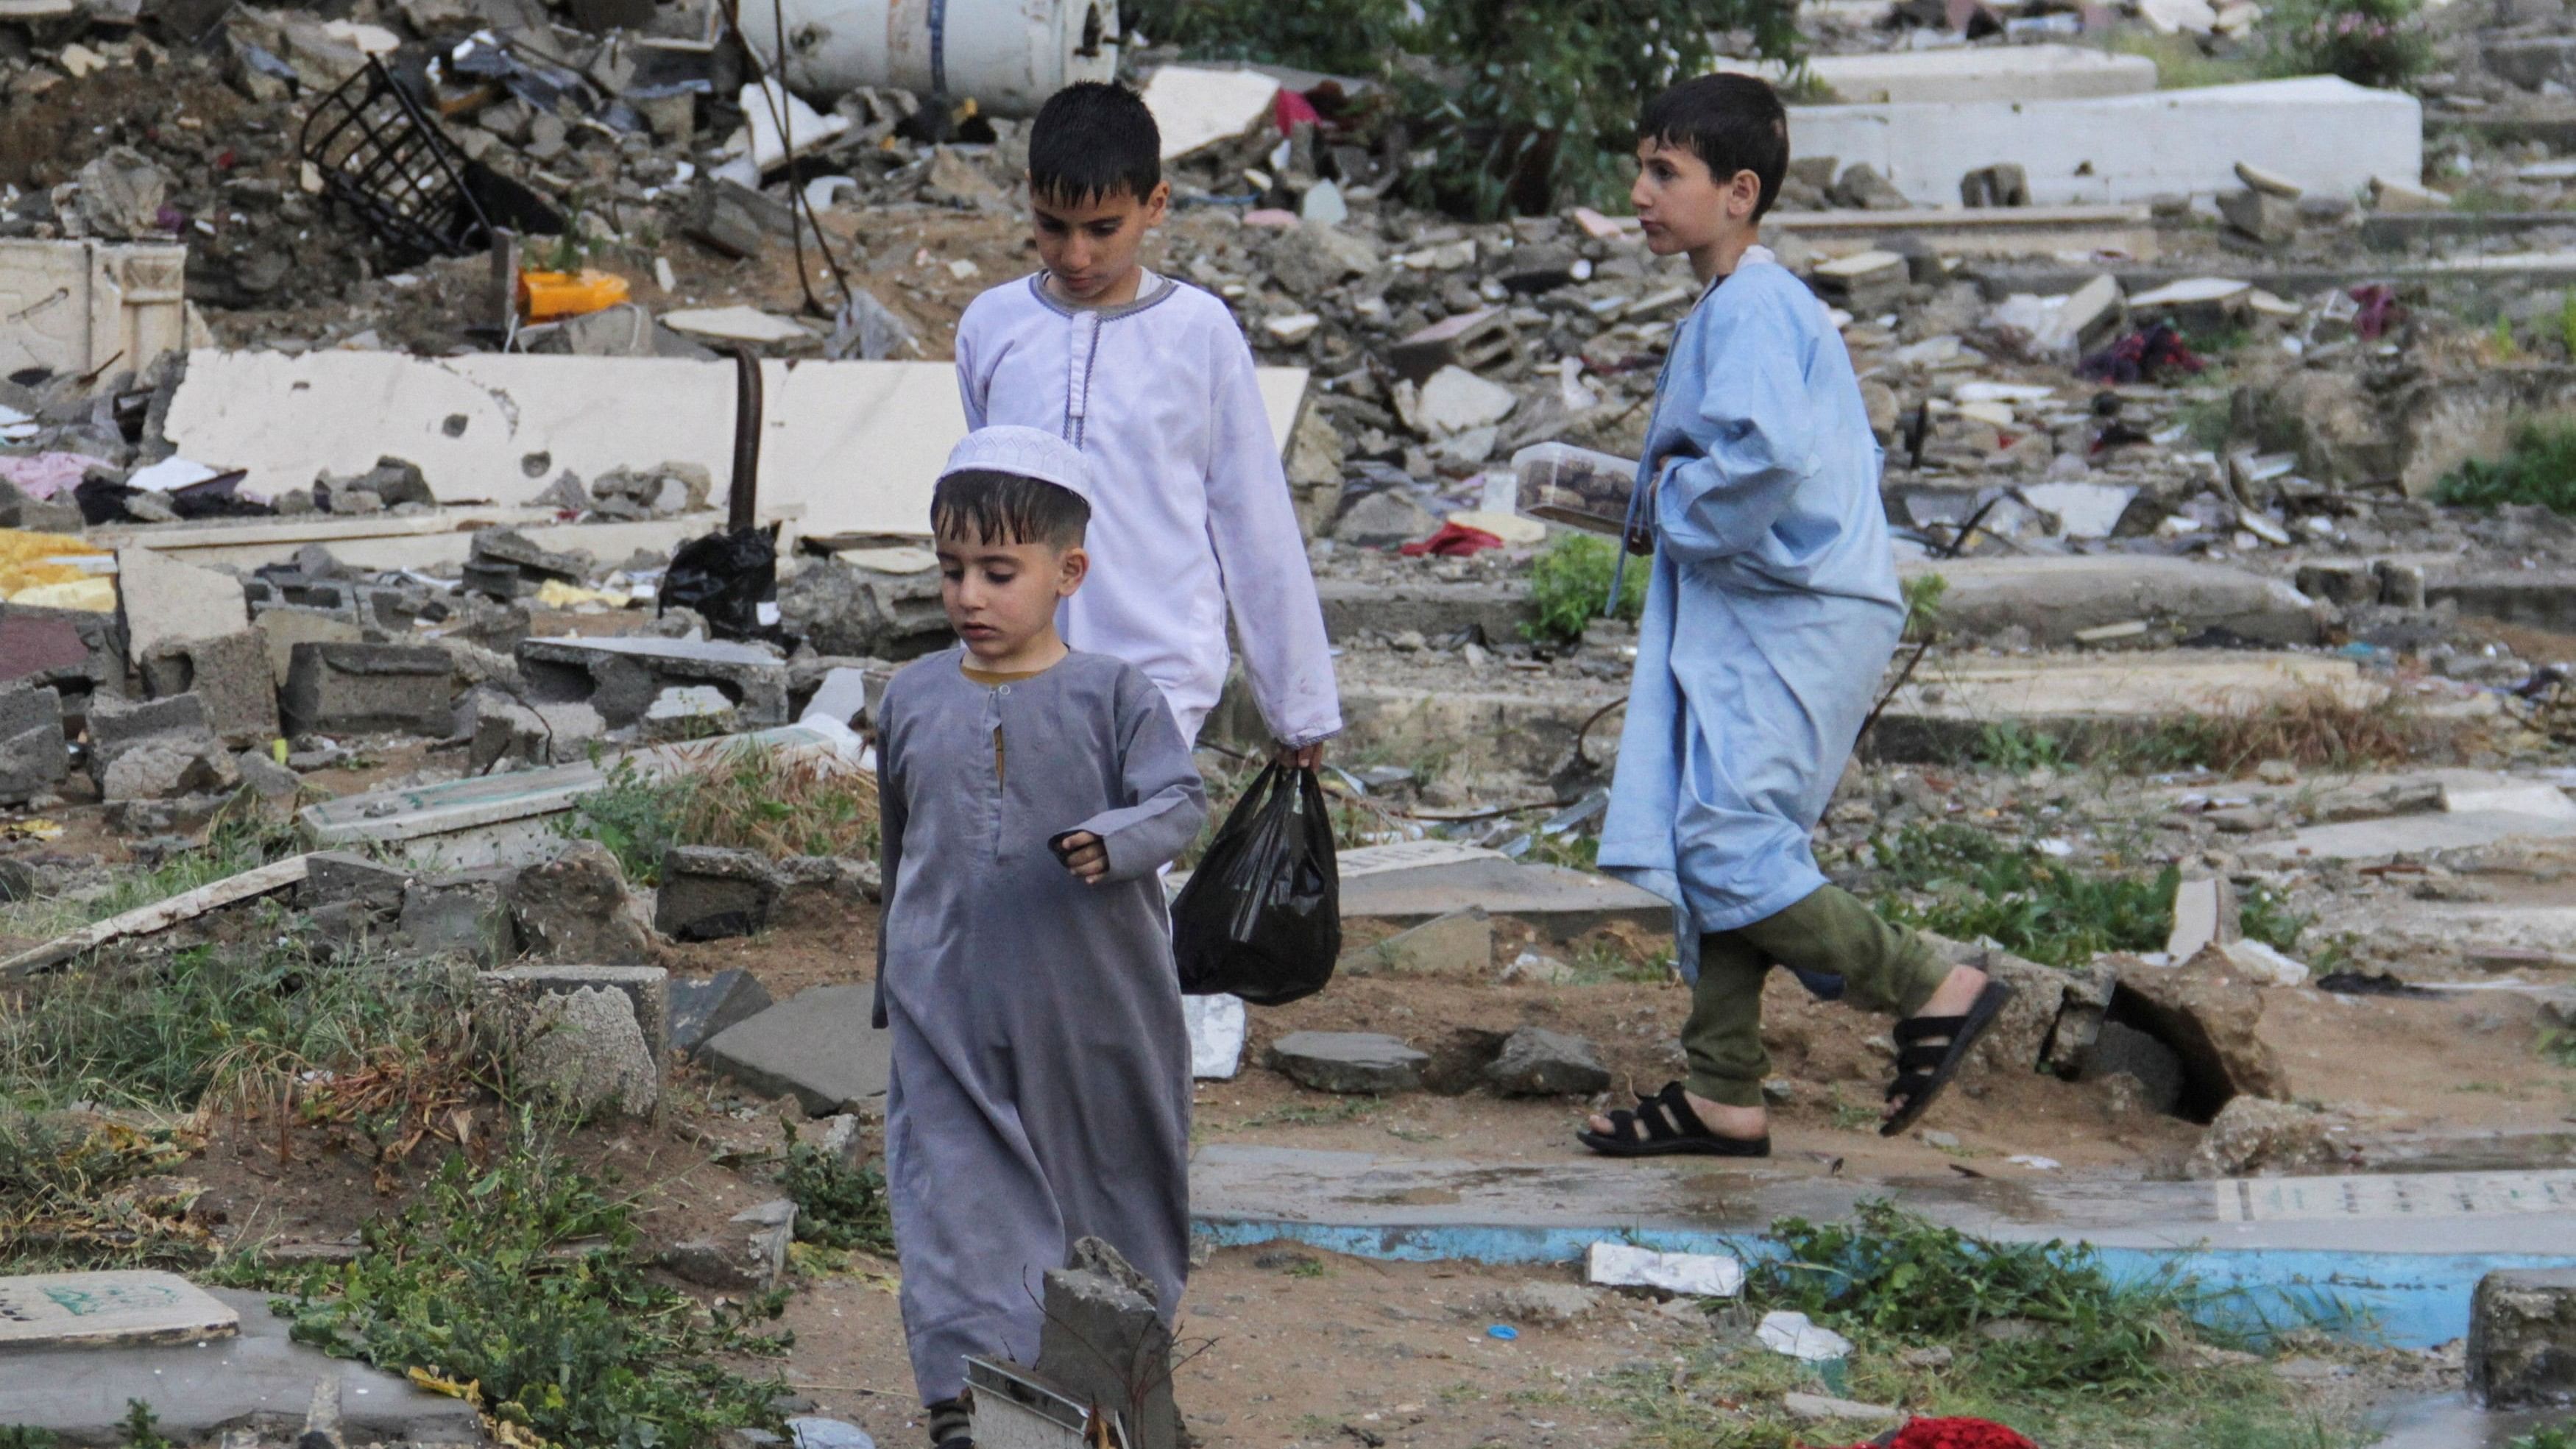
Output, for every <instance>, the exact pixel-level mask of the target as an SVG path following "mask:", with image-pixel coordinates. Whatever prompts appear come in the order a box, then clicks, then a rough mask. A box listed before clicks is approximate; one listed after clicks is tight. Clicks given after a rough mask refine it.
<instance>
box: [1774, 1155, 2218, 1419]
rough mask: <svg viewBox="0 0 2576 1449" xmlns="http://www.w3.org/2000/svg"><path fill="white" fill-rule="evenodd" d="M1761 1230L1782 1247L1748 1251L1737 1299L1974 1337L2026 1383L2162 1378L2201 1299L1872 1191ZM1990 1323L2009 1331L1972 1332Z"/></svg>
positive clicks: (2128, 1386)
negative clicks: (1973, 1228)
mask: <svg viewBox="0 0 2576 1449" xmlns="http://www.w3.org/2000/svg"><path fill="white" fill-rule="evenodd" d="M1771 1234H1772V1236H1773V1237H1774V1238H1775V1239H1777V1240H1778V1241H1779V1242H1780V1244H1781V1247H1782V1250H1783V1251H1782V1253H1781V1255H1780V1256H1778V1257H1776V1258H1757V1259H1755V1260H1754V1262H1753V1265H1752V1268H1751V1271H1750V1272H1749V1273H1748V1275H1747V1279H1746V1285H1745V1291H1746V1296H1747V1300H1748V1302H1750V1303H1752V1304H1754V1305H1756V1306H1758V1307H1760V1308H1764V1309H1775V1308H1790V1309H1797V1310H1799V1311H1801V1312H1804V1313H1806V1314H1808V1315H1810V1316H1811V1317H1815V1318H1817V1319H1819V1320H1820V1321H1828V1322H1830V1323H1832V1324H1833V1325H1834V1326H1835V1327H1836V1328H1838V1329H1840V1330H1842V1331H1843V1332H1845V1333H1847V1334H1852V1335H1854V1336H1866V1337H1869V1338H1873V1339H1879V1340H1884V1341H1889V1342H1898V1343H1924V1344H1928V1343H1954V1342H1957V1341H1960V1340H1963V1339H1968V1338H1970V1337H1972V1336H1973V1337H1975V1338H1977V1339H1978V1340H1979V1346H1978V1347H1977V1349H1976V1350H1975V1352H1976V1354H1977V1357H1978V1360H1979V1364H1980V1367H1981V1368H1982V1369H1984V1370H1985V1371H1986V1372H1988V1373H1990V1374H1992V1375H1993V1376H1994V1378H1995V1379H1996V1381H1997V1382H1998V1383H2001V1384H2003V1385H2005V1386H2008V1387H2011V1388H2014V1389H2019V1390H2024V1391H2047V1390H2053V1389H2055V1390H2063V1389H2078V1388H2080V1389H2084V1390H2086V1391H2088V1392H2093V1393H2100V1394H2112V1395H2118V1394H2129V1393H2137V1392H2141V1391H2144V1390H2148V1389H2153V1388H2157V1387H2160V1386H2162V1385H2165V1384H2167V1383H2169V1382H2171V1371H2170V1370H2169V1369H2168V1368H2167V1367H2166V1366H2165V1363H2164V1356H2165V1355H2166V1354H2167V1352H2168V1351H2169V1350H2171V1349H2173V1348H2175V1347H2177V1346H2179V1345H2180V1344H2182V1343H2184V1342H2186V1341H2187V1340H2188V1339H2189V1338H2190V1337H2191V1314H2192V1312H2193V1311H2194V1310H2195V1309H2196V1308H2198V1307H2199V1306H2200V1305H2201V1304H2202V1302H2203V1300H2204V1295H2203V1294H2202V1293H2201V1290H2200V1289H2199V1286H2198V1285H2197V1284H2196V1283H2195V1282H2193V1280H2191V1279H2189V1278H2187V1277H2184V1276H2182V1275H2181V1274H2180V1273H2179V1272H2168V1273H2165V1274H2162V1275H2159V1276H2157V1277H2153V1278H2149V1279H2146V1280H2143V1281H2139V1282H2123V1281H2120V1280H2116V1279H2114V1278H2113V1277H2112V1276H2111V1275H2110V1273H2109V1272H2108V1271H2106V1270H2105V1269H2104V1268H2103V1267H2102V1265H2101V1262H2100V1260H2099V1259H2098V1258H2097V1257H2096V1256H2095V1255H2094V1253H2093V1250H2092V1249H2090V1248H2086V1247H2083V1246H2081V1245H2076V1246H2069V1245H2067V1244H2063V1243H2058V1242H2048V1243H2003V1242H1991V1241H1988V1240H1985V1239H1982V1238H1971V1237H1968V1236H1967V1235H1965V1234H1963V1233H1961V1232H1959V1231H1958V1230H1957V1229H1955V1228H1946V1227H1941V1226H1938V1225H1936V1224H1934V1223H1931V1222H1929V1221H1927V1220H1925V1219H1923V1218H1919V1217H1916V1216H1914V1215H1912V1214H1910V1213H1907V1212H1905V1211H1904V1210H1902V1209H1900V1208H1898V1207H1897V1206H1896V1205H1895V1204H1894V1203H1891V1202H1888V1201H1886V1200H1884V1199H1872V1200H1869V1201H1865V1202H1863V1203H1861V1204H1860V1205H1859V1207H1858V1208H1856V1209H1855V1211H1854V1218H1853V1221H1852V1222H1850V1223H1848V1224H1842V1223H1828V1224H1817V1223H1811V1222H1808V1221H1806V1220H1804V1219H1800V1218H1787V1219H1782V1220H1781V1221H1778V1222H1775V1223H1773V1224H1772V1225H1771ZM1990 1324H2011V1325H2013V1330H2012V1331H2003V1332H1990V1333H1980V1330H1981V1329H1985V1328H1986V1327H1987V1325H1990ZM2025 1325H2027V1326H2028V1327H2025Z"/></svg>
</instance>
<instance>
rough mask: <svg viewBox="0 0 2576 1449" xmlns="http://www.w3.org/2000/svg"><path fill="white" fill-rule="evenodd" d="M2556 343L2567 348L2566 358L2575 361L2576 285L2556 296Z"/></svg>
mask: <svg viewBox="0 0 2576 1449" xmlns="http://www.w3.org/2000/svg"><path fill="white" fill-rule="evenodd" d="M2558 345H2559V346H2561V347H2563V348H2565V349H2567V359H2568V360H2569V361H2570V362H2576V287H2571V288H2569V289H2568V290H2567V291H2565V292H2563V293H2561V294H2560V295H2559V298H2558Z"/></svg>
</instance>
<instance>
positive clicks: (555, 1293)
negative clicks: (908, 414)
mask: <svg viewBox="0 0 2576 1449" xmlns="http://www.w3.org/2000/svg"><path fill="white" fill-rule="evenodd" d="M641 1247H642V1243H641V1239H640V1236H639V1235H638V1233H637V1231H636V1228H635V1224H634V1221H633V1218H632V1215H631V1213H630V1211H629V1209H628V1207H627V1206H626V1205H625V1204H624V1203H622V1202H619V1201H614V1200H612V1199H610V1198H609V1197H608V1196H606V1195H605V1194H604V1193H603V1192H602V1190H601V1187H600V1184H598V1183H597V1182H595V1181H594V1180H592V1179H591V1178H590V1177H588V1176H587V1175H585V1174H583V1173H581V1172H578V1171H575V1170H573V1169H572V1168H571V1167H570V1166H569V1164H567V1163H565V1162H563V1161H561V1160H560V1159H559V1158H557V1157H556V1156H555V1155H554V1154H553V1153H552V1152H551V1151H550V1150H548V1149H546V1148H544V1147H542V1146H540V1145H537V1144H535V1143H534V1142H533V1139H531V1138H530V1137H529V1135H528V1132H527V1128H526V1127H525V1125H524V1124H522V1125H521V1127H520V1129H519V1132H518V1135H517V1136H516V1137H515V1138H514V1139H513V1140H512V1142H511V1143H510V1144H509V1145H508V1146H506V1147H505V1148H503V1149H502V1151H501V1152H500V1153H499V1155H498V1157H497V1160H496V1161H494V1162H493V1164H492V1165H491V1166H490V1167H488V1168H483V1169H477V1168H475V1167H474V1166H473V1165H472V1164H470V1163H468V1162H467V1161H466V1159H465V1158H464V1157H463V1156H462V1155H454V1156H450V1157H449V1158H448V1159H447V1161H446V1162H445V1164H444V1165H443V1166H442V1167H441V1168H440V1169H439V1171H438V1173H437V1175H436V1176H435V1177H433V1178H432V1179H431V1180H430V1182H429V1183H428V1184H427V1186H426V1187H425V1189H424V1190H423V1191H422V1193H421V1195H420V1196H419V1197H418V1198H417V1199H416V1200H415V1201H414V1202H413V1204H412V1206H410V1207H409V1208H407V1209H405V1210H404V1211H403V1213H402V1214H401V1215H400V1216H398V1217H392V1218H379V1219H377V1220H375V1221H374V1222H371V1223H369V1224H368V1225H367V1226H366V1228H365V1229H364V1230H363V1231H362V1234H361V1248H360V1251H359V1254H358V1256H357V1257H356V1258H355V1259H353V1260H351V1261H350V1262H348V1263H345V1264H339V1265H324V1264H314V1265H308V1266H305V1267H302V1268H290V1269H284V1270H279V1271H275V1272H269V1273H265V1274H258V1275H257V1276H260V1277H262V1278H264V1279H265V1281H264V1283H263V1284H262V1286H266V1287H270V1288H274V1289H277V1290H279V1291H281V1292H284V1293H286V1294H288V1295H289V1296H288V1297H285V1298H281V1299H279V1300H277V1301H276V1302H275V1303H273V1304H272V1307H273V1308H274V1310H275V1311H276V1312H278V1313H280V1314H282V1315H284V1316H286V1317H289V1318H292V1319H293V1320H294V1323H293V1326H292V1328H291V1329H290V1332H291V1334H292V1335H293V1337H294V1338H295V1339H296V1341H298V1342H300V1343H308V1344H312V1345H314V1346H316V1347H318V1348H321V1349H322V1350H324V1351H325V1352H327V1353H330V1354H332V1355H334V1356H336V1357H340V1358H354V1359H360V1360H363V1361H365V1362H367V1363H370V1364H373V1365H375V1366H376V1367H378V1368H381V1369H385V1370H387V1371H389V1372H392V1373H396V1374H403V1373H408V1372H410V1371H412V1370H415V1369H417V1370H419V1371H421V1372H422V1373H425V1374H428V1375H430V1376H432V1377H434V1378H437V1379H439V1380H441V1381H443V1382H445V1383H448V1384H451V1385H455V1386H457V1387H458V1388H459V1389H460V1390H462V1389H464V1388H466V1386H472V1393H473V1396H474V1397H475V1398H476V1399H477V1400H478V1401H479V1405H480V1407H481V1408H482V1409H483V1411H484V1412H485V1413H486V1414H488V1415H490V1416H491V1417H492V1418H493V1419H495V1420H498V1421H499V1422H501V1423H503V1424H512V1425H517V1426H519V1427H520V1428H522V1429H525V1430H528V1431H532V1432H533V1433H534V1434H535V1435H536V1436H537V1437H539V1438H541V1439H543V1440H545V1441H547V1442H549V1443H553V1444H561V1445H567V1446H571V1445H599V1446H614V1449H695V1446H700V1445H706V1444H712V1443H713V1442H714V1441H715V1439H716V1436H717V1435H718V1434H719V1433H721V1432H722V1431H724V1430H727V1429H732V1428H754V1429H761V1430H765V1431H768V1432H771V1433H777V1432H780V1431H781V1430H783V1429H784V1427H785V1424H784V1421H783V1419H782V1417H781V1415H780V1413H779V1411H778V1410H777V1409H776V1408H775V1407H774V1406H773V1400H774V1399H775V1398H776V1397H777V1396H778V1395H779V1394H781V1393H783V1392H784V1391H785V1388H786V1385H785V1384H784V1383H783V1382H781V1381H779V1380H777V1379H775V1378H773V1379H769V1380H765V1381H763V1380H754V1379H749V1378H745V1377H743V1376H742V1375H741V1374H740V1373H738V1372H736V1371H735V1370H734V1369H732V1368H730V1367H727V1360H728V1359H730V1358H733V1357H736V1356H739V1355H745V1354H762V1353H775V1352H778V1351H780V1350H781V1349H783V1348H784V1347H785V1346H786V1342H787V1341H786V1340H785V1339H784V1338H783V1337H781V1338H769V1337H763V1336H761V1335H758V1334H754V1333H751V1332H749V1331H748V1329H747V1318H748V1313H746V1312H733V1313H727V1312H721V1311H719V1312H717V1313H714V1314H710V1313H709V1312H708V1310H706V1309H704V1308H701V1307H700V1306H699V1305H698V1303H697V1302H696V1300H694V1299H692V1298H690V1297H689V1296H688V1295H686V1294H684V1293H681V1292H680V1291H679V1290H677V1289H675V1288H672V1287H669V1286H667V1285H665V1284H663V1283H661V1282H658V1281H657V1280H655V1279H654V1278H652V1277H651V1276H649V1275H648V1274H647V1273H646V1272H645V1269H644V1264H643V1254H642V1252H641ZM777 1306H778V1305H777V1302H776V1301H775V1300H774V1299H772V1300H768V1301H763V1302H760V1303H758V1304H756V1305H754V1306H753V1308H752V1309H751V1310H749V1312H758V1313H765V1314H767V1315H770V1316H774V1315H775V1311H776V1308H777Z"/></svg>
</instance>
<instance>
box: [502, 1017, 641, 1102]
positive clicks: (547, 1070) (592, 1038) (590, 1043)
mask: <svg viewBox="0 0 2576 1449" xmlns="http://www.w3.org/2000/svg"><path fill="white" fill-rule="evenodd" d="M502 1029H503V1030H504V1031H506V1032H507V1033H508V1034H509V1036H508V1042H507V1046H506V1049H505V1050H506V1056H505V1060H507V1061H508V1062H509V1063H510V1070H511V1073H512V1075H513V1076H514V1077H516V1079H517V1081H518V1083H519V1085H520V1086H522V1087H523V1088H525V1089H526V1090H528V1091H530V1092H532V1093H534V1094H535V1095H537V1096H538V1097H539V1098H540V1099H542V1100H545V1101H548V1102H551V1103H553V1104H554V1105H555V1106H557V1107H560V1108H562V1109H564V1110H566V1111H569V1112H572V1113H574V1114H576V1115H578V1116H583V1117H591V1116H599V1115H606V1114H611V1113H614V1114H618V1115H623V1116H628V1117H646V1116H650V1115H652V1112H653V1109H654V1107H655V1106H657V1105H658V1104H659V1103H660V1101H661V1096H662V1072H661V1064H660V1062H659V1061H657V1060H656V1059H655V1058H654V1056H653V1053H652V1050H651V1048H650V1047H649V1046H648V1045H647V1044H646V1042H645V1040H644V1031H643V1028H642V1027H640V1026H638V1025H637V1024H636V1022H635V1013H634V1011H633V1009H632V1008H631V1007H630V1006H629V1005H628V1003H627V999H626V997H625V995H624V994H623V993H621V992H619V991H617V990H614V989H611V988H608V987H602V986H586V987H581V988H578V989H575V990H571V991H561V992H547V993H543V994H541V995H539V996H537V997H536V998H535V999H534V1000H533V1001H532V1002H530V1003H529V1005H528V1009H527V1011H526V1012H525V1014H524V1015H522V1014H520V1013H516V1012H511V1013H507V1014H506V1015H505V1017H504V1022H503V1028H502Z"/></svg>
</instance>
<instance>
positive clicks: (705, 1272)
mask: <svg viewBox="0 0 2576 1449" xmlns="http://www.w3.org/2000/svg"><path fill="white" fill-rule="evenodd" d="M795 1241H796V1204H795V1203H793V1202H791V1201H789V1200H788V1199H786V1198H778V1199H776V1200H774V1201H771V1202H765V1203H761V1204H759V1205H757V1206H755V1207H749V1208H745V1209H744V1210H743V1211H741V1212H738V1213H736V1214H734V1215H733V1217H732V1218H730V1219H728V1220H727V1221H726V1223H725V1226H724V1228H723V1229H722V1230H721V1231H719V1232H717V1233H715V1234H711V1235H709V1236H707V1237H703V1238H691V1239H689V1240H688V1241H687V1242H684V1243H674V1244H672V1245H671V1246H670V1247H668V1248H666V1249H664V1250H663V1251H662V1257H661V1263H662V1267H663V1268H664V1269H665V1270H667V1271H668V1272H669V1273H671V1275H672V1276H674V1277H676V1278H679V1279H681V1280H683V1281H685V1282H690V1283H695V1284H697V1285H698V1286H699V1287H701V1288H721V1289H732V1290H736V1291H741V1292H752V1293H766V1292H768V1291H769V1290H770V1289H772V1288H775V1287H777V1286H778V1279H779V1276H780V1275H781V1274H783V1273H785V1272H786V1271H787V1249H788V1245H789V1244H791V1243H793V1242H795ZM800 1449H801V1445H800Z"/></svg>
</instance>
